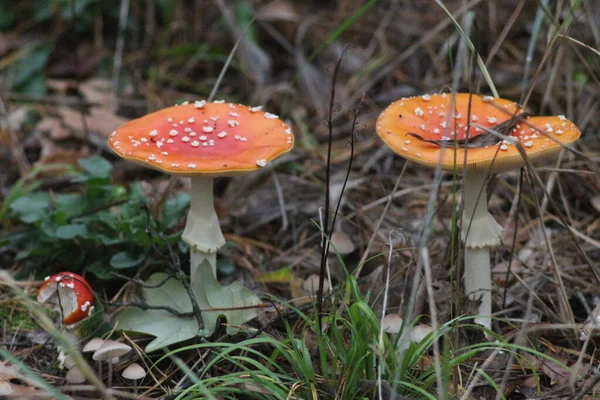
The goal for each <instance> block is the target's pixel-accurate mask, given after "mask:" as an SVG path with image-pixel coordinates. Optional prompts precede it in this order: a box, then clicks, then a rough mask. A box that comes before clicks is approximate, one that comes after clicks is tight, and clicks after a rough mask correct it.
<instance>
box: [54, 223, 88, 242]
mask: <svg viewBox="0 0 600 400" xmlns="http://www.w3.org/2000/svg"><path fill="white" fill-rule="evenodd" d="M86 234H87V228H86V226H85V225H83V224H70V225H64V226H61V227H59V228H58V229H57V230H56V232H55V233H54V236H55V237H57V238H59V239H75V238H76V237H77V236H85V235H86Z"/></svg>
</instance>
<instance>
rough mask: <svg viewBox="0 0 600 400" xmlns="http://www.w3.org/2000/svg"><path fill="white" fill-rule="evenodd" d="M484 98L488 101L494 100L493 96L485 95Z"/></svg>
mask: <svg viewBox="0 0 600 400" xmlns="http://www.w3.org/2000/svg"><path fill="white" fill-rule="evenodd" d="M482 100H483V101H485V102H486V103H489V102H490V101H492V100H494V98H493V97H492V96H483V98H482Z"/></svg>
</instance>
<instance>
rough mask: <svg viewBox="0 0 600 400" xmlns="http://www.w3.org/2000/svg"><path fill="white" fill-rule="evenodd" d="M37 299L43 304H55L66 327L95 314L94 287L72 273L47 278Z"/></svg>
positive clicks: (55, 308)
mask: <svg viewBox="0 0 600 400" xmlns="http://www.w3.org/2000/svg"><path fill="white" fill-rule="evenodd" d="M37 299H38V301H39V302H40V303H42V304H46V303H48V304H53V305H54V310H57V311H58V312H59V313H60V315H61V317H62V322H63V323H64V324H65V325H73V324H76V323H78V322H79V321H82V320H84V319H85V318H87V317H89V316H90V315H91V314H92V313H93V312H94V292H93V291H92V287H91V286H90V285H89V283H87V281H86V280H85V279H84V278H83V277H82V276H80V275H77V274H74V273H72V272H59V273H58V274H55V275H52V276H48V277H46V279H45V282H44V283H43V284H42V286H41V287H40V290H39V291H38V296H37Z"/></svg>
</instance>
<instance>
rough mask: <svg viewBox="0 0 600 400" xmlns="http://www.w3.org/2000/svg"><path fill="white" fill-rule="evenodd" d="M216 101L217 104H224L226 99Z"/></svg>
mask: <svg viewBox="0 0 600 400" xmlns="http://www.w3.org/2000/svg"><path fill="white" fill-rule="evenodd" d="M214 103H216V104H223V103H225V100H215V101H214Z"/></svg>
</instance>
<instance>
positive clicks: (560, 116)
mask: <svg viewBox="0 0 600 400" xmlns="http://www.w3.org/2000/svg"><path fill="white" fill-rule="evenodd" d="M558 119H560V120H561V121H565V120H566V119H567V117H565V116H564V115H562V114H561V115H559V116H558Z"/></svg>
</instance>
